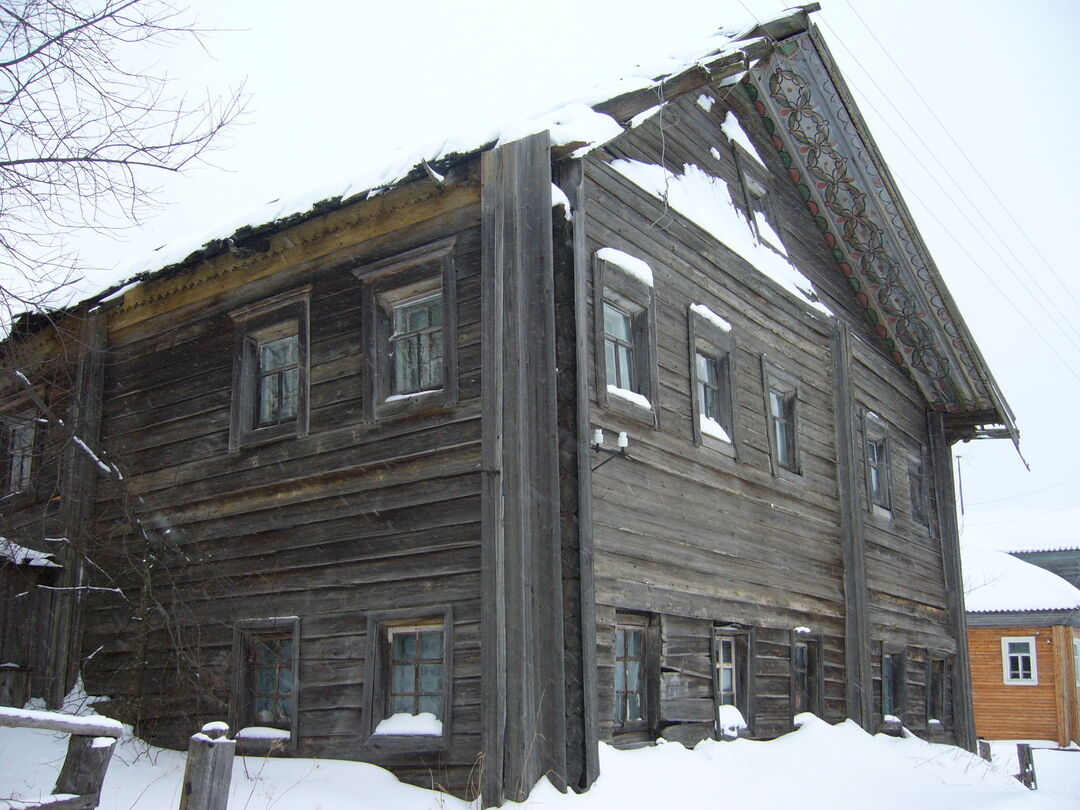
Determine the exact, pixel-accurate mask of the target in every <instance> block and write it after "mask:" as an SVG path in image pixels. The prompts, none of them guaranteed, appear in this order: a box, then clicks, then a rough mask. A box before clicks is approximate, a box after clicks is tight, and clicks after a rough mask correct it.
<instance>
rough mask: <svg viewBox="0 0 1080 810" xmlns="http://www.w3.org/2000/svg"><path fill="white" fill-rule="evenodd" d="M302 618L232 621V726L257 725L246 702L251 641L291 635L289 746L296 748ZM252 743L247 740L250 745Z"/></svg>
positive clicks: (230, 704) (298, 719)
mask: <svg viewBox="0 0 1080 810" xmlns="http://www.w3.org/2000/svg"><path fill="white" fill-rule="evenodd" d="M300 624H301V621H300V617H298V616H277V617H270V618H254V619H238V620H237V621H236V622H234V623H233V639H232V694H231V696H230V700H229V725H230V726H231V727H232V728H233V729H234V730H235V731H239V730H240V729H242V728H248V727H249V726H255V725H258V723H256V722H255V719H254V717H252V716H251V711H252V707H250V706H248V705H247V692H248V687H249V685H250V681H251V677H252V675H251V673H250V672H249V671H248V660H249V650H250V647H251V643H252V642H253V641H256V640H258V639H259V637H273V638H288V639H289V640H290V641H292V671H293V678H292V707H293V708H292V717H291V718H290V727H289V729H288V731H289V740H288V742H287V743H286V746H285V747H286V748H287V749H288V750H289V751H296V750H297V746H298V744H299V728H300ZM251 744H252V742H248V743H245V745H248V746H250V745H251Z"/></svg>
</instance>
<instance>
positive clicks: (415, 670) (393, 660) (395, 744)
mask: <svg viewBox="0 0 1080 810" xmlns="http://www.w3.org/2000/svg"><path fill="white" fill-rule="evenodd" d="M432 634H437V636H438V640H437V643H436V642H435V638H434V637H433V635H432ZM410 637H411V638H412V639H414V640H415V646H408V645H406V644H401V643H400V642H401V641H402V640H406V639H408V638H410ZM409 673H411V675H410V674H409ZM436 680H437V681H438V684H437V685H435V681H436ZM453 683H454V612H453V608H452V607H450V606H445V607H438V608H431V609H427V608H415V609H414V608H409V609H402V610H384V611H377V612H374V613H370V614H369V615H368V619H367V655H366V658H365V661H364V696H363V706H362V708H361V732H362V736H363V739H364V743H363V744H364V746H365V747H368V748H373V749H379V750H385V751H391V752H394V751H398V752H405V751H437V750H444V749H445V748H447V747H448V746H449V745H450V738H451V735H452V733H453ZM406 704H408V705H406ZM406 708H409V709H410V711H407V712H405V713H407V714H415V713H418V712H423V711H430V712H431V713H432V714H435V715H436V717H438V719H439V720H440V722H441V723H442V734H440V735H434V734H385V733H379V734H376V733H375V729H376V728H377V727H378V725H379V723H381V722H382V721H383V720H385V719H386V718H388V717H390V716H391V715H393V714H395V713H399V712H404V711H405V709H406Z"/></svg>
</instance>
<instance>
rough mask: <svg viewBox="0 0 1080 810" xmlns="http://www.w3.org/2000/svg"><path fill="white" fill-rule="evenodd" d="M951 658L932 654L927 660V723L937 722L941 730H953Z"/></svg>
mask: <svg viewBox="0 0 1080 810" xmlns="http://www.w3.org/2000/svg"><path fill="white" fill-rule="evenodd" d="M952 667H953V659H952V657H951V656H947V655H941V654H933V653H932V654H930V656H929V657H928V658H927V659H926V723H927V725H930V724H931V723H932V722H933V721H937V723H939V724H940V726H941V728H944V729H951V728H952V727H953V719H952Z"/></svg>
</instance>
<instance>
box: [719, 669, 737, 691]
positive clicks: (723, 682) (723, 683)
mask: <svg viewBox="0 0 1080 810" xmlns="http://www.w3.org/2000/svg"><path fill="white" fill-rule="evenodd" d="M720 688H721V689H722V690H723V691H725V692H731V691H733V690H734V689H735V672H734V670H732V669H731V668H730V667H723V668H721V670H720Z"/></svg>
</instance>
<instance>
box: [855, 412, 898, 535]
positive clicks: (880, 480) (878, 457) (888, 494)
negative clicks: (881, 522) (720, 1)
mask: <svg viewBox="0 0 1080 810" xmlns="http://www.w3.org/2000/svg"><path fill="white" fill-rule="evenodd" d="M862 427H863V473H864V480H865V483H866V504H867V508H868V509H869V511H870V512H872V513H876V514H880V515H882V516H886V517H890V516H891V515H892V474H891V470H890V467H891V456H892V453H891V448H890V446H889V438H888V433H887V431H886V427H885V423H884V422H883V421H882V420H881V418H880V417H878V416H877V415H876V414H875V413H873V412H872V411H868V410H864V411H863V412H862Z"/></svg>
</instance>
